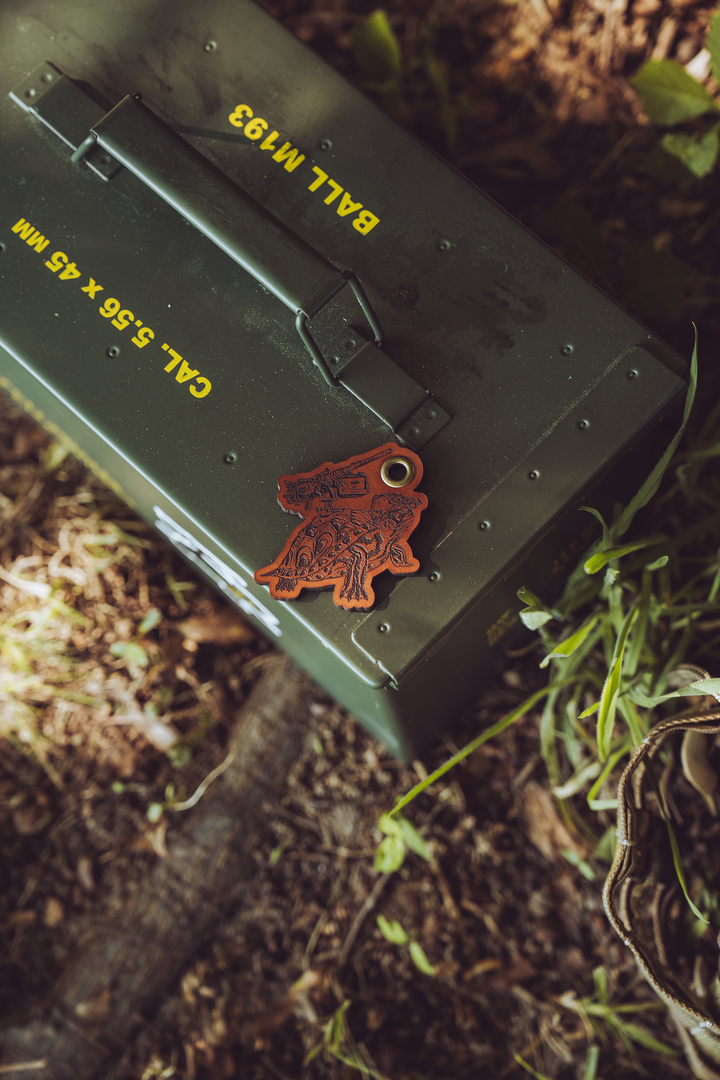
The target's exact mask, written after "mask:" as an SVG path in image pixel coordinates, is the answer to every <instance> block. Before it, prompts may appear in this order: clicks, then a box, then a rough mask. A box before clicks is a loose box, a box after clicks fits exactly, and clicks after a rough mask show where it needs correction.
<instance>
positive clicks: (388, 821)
mask: <svg viewBox="0 0 720 1080" xmlns="http://www.w3.org/2000/svg"><path fill="white" fill-rule="evenodd" d="M377 827H378V829H379V830H380V832H381V833H385V835H386V836H402V828H401V827H400V822H399V821H396V820H395V818H392V817H390V815H389V814H381V815H380V817H379V818H378V823H377Z"/></svg>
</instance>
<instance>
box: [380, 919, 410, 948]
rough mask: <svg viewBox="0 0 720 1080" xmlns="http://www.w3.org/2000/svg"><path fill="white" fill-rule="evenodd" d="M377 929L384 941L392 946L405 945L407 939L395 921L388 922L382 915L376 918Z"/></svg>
mask: <svg viewBox="0 0 720 1080" xmlns="http://www.w3.org/2000/svg"><path fill="white" fill-rule="evenodd" d="M377 924H378V929H379V930H380V933H381V934H382V936H383V937H384V938H385V939H386V941H389V942H391V944H393V945H407V943H408V941H409V938H408V936H407V934H406V933H405V931H404V930H403V928H402V926H401V925H400V923H399V922H398V921H397V919H393V921H392V922H388V920H387V919H386V918H385V916H384V915H378V917H377Z"/></svg>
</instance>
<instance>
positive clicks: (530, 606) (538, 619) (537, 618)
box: [517, 585, 553, 630]
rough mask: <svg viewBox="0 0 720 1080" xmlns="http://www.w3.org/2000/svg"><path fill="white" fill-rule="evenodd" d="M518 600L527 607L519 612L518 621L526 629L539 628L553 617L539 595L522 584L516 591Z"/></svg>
mask: <svg viewBox="0 0 720 1080" xmlns="http://www.w3.org/2000/svg"><path fill="white" fill-rule="evenodd" d="M517 595H518V600H522V602H523V603H524V604H527V607H524V608H523V609H522V611H521V612H520V622H521V623H522V624H523V626H526V627H527V628H528V630H539V629H540V627H541V626H544V625H545V623H546V622H550V620H551V619H552V618H553V614H552V612H551V611H548V609H547V608H546V607H545V605H544V604H543V602H542V600H541V599H540V597H539V596H536V595H535V593H534V592H531V591H530V589H526V588H525V586H524V585H523V586H522V588H520V589H518V592H517Z"/></svg>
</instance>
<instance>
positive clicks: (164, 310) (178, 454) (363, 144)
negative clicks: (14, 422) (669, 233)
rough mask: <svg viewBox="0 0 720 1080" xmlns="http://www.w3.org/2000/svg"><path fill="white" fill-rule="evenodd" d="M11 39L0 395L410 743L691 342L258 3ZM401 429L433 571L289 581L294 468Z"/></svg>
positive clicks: (570, 530)
mask: <svg viewBox="0 0 720 1080" xmlns="http://www.w3.org/2000/svg"><path fill="white" fill-rule="evenodd" d="M0 59H1V63H0V79H1V80H2V95H1V98H2V104H1V105H0V108H1V109H2V121H1V130H0V140H1V150H0V211H1V218H0V251H1V254H0V281H1V283H2V301H1V307H0V345H1V346H2V348H0V383H2V385H3V386H4V387H5V388H6V389H7V390H8V391H9V392H10V393H11V394H13V396H14V397H15V399H16V400H18V401H20V402H21V403H22V404H23V405H24V407H25V408H26V409H27V410H28V411H29V412H30V413H31V414H32V415H34V416H36V417H37V418H38V419H40V420H41V421H42V422H43V423H44V424H45V425H46V427H48V428H49V430H51V431H53V432H55V433H56V434H61V437H62V438H64V439H65V441H66V442H67V443H68V445H70V447H71V448H72V449H73V450H74V452H75V453H77V454H78V456H79V457H80V458H81V459H82V460H83V461H85V462H86V463H87V464H89V465H90V466H91V467H92V468H93V469H94V470H95V471H96V472H97V473H98V474H99V475H100V476H101V477H102V478H103V479H104V480H105V481H106V482H107V483H108V484H109V485H110V486H111V487H112V488H113V489H114V490H115V491H116V492H117V493H118V494H119V495H121V496H122V497H123V498H125V499H126V500H127V501H128V502H129V503H130V504H131V505H132V506H134V507H135V508H136V509H137V511H138V512H139V513H140V514H141V515H143V516H144V517H145V518H146V519H147V520H148V521H150V522H152V523H154V525H155V527H156V528H157V529H158V530H159V531H160V532H161V533H162V534H163V535H164V536H165V537H166V538H167V539H168V540H169V541H170V542H171V543H172V544H173V545H174V547H175V548H176V549H177V550H178V551H179V552H180V553H182V554H183V555H184V556H185V557H186V558H187V559H188V560H190V561H191V562H192V563H193V564H194V565H195V566H196V567H197V568H198V569H199V570H200V571H201V572H202V573H203V574H204V575H206V577H208V578H209V579H210V580H211V581H213V582H214V583H215V585H216V586H217V587H218V588H219V589H220V590H222V592H223V593H224V595H225V596H226V597H227V598H228V600H229V601H231V602H233V603H235V604H237V605H238V606H239V607H240V608H241V609H242V610H243V611H244V612H245V613H246V614H247V615H248V616H249V617H250V619H252V620H254V622H255V623H256V624H257V625H258V626H259V627H260V629H262V630H263V632H264V633H266V634H267V635H269V637H270V638H271V640H273V641H274V642H276V643H277V645H278V646H279V647H280V648H282V649H285V650H287V652H288V653H290V654H291V655H292V656H293V657H294V658H295V659H296V660H297V662H298V663H299V664H300V665H301V666H302V667H303V668H305V669H306V670H307V671H308V672H309V673H310V674H311V675H313V676H314V677H315V678H316V679H317V680H318V681H319V682H320V683H322V684H323V685H324V686H325V687H327V689H328V690H329V691H330V692H331V693H332V694H333V695H334V696H335V697H337V698H338V699H339V700H340V701H341V702H342V703H343V704H344V705H346V706H347V707H348V708H349V709H350V710H351V711H352V712H353V713H354V714H355V715H356V716H357V717H358V719H359V720H360V721H361V722H362V723H363V724H364V725H365V726H366V727H367V728H369V729H370V730H371V731H372V732H373V733H374V734H376V735H378V736H379V737H380V738H381V739H383V740H384V741H385V742H386V744H387V745H388V746H389V747H390V748H391V749H392V750H393V751H394V752H395V753H396V754H398V755H400V756H403V757H410V756H412V755H414V754H415V753H416V752H417V750H418V749H419V748H420V747H421V746H422V745H423V744H426V743H427V742H428V740H429V739H430V738H432V737H433V736H437V735H438V734H440V733H442V732H443V730H447V728H448V726H449V724H450V722H451V720H452V718H453V716H454V715H456V714H457V713H458V712H459V711H460V710H461V709H462V707H463V706H464V705H465V704H466V703H467V702H468V701H470V700H471V699H472V697H473V695H474V694H476V692H477V690H478V688H479V686H480V685H481V683H482V681H483V679H484V678H486V677H487V675H488V674H489V673H490V672H491V671H493V670H495V669H496V668H497V666H498V661H499V660H502V657H503V652H504V650H506V649H508V648H512V647H513V644H515V643H516V642H517V640H518V636H517V635H518V633H519V632H520V631H521V630H522V628H521V627H520V625H519V623H518V618H517V611H518V609H519V607H520V606H521V605H520V603H519V601H518V600H517V598H516V592H517V589H518V587H519V586H520V585H527V586H528V587H529V588H531V589H534V590H535V591H537V592H538V593H540V594H541V595H543V596H551V595H557V593H558V591H559V589H560V587H561V586H562V581H563V573H564V571H566V570H567V568H568V567H569V566H570V565H571V564H572V563H573V562H574V560H575V559H576V557H577V556H578V554H579V553H580V552H581V551H582V550H583V548H584V547H585V546H587V544H588V543H589V541H590V540H591V539H592V537H593V533H592V527H593V522H592V520H591V519H590V518H589V517H588V515H587V514H585V513H580V512H578V509H577V508H578V507H579V506H580V504H581V503H582V502H583V501H585V500H586V499H592V500H596V501H597V500H599V501H600V502H602V499H603V484H604V485H605V489H606V491H607V492H612V493H615V492H616V491H618V490H619V489H621V488H622V486H623V482H624V481H628V483H630V482H631V480H632V477H633V474H635V479H636V480H637V481H639V480H642V478H643V477H642V474H641V465H640V464H638V463H639V462H640V461H641V459H642V453H641V451H642V447H643V446H644V445H646V444H647V441H648V437H649V435H650V433H651V431H652V430H653V429H654V428H655V426H656V424H657V422H658V421H659V420H660V419H661V418H662V417H663V416H664V415H665V414H666V413H667V412H668V410H669V409H670V408H671V406H672V404H673V403H674V402H675V400H676V399H677V398H678V396H679V395H680V394H681V393H682V390H683V387H684V382H683V377H682V372H683V363H682V361H681V359H680V357H679V356H678V355H677V354H676V353H674V352H673V350H672V349H670V348H669V347H668V346H667V345H665V344H664V343H663V342H662V341H660V340H659V339H658V338H657V337H655V336H654V335H653V334H651V333H649V332H648V330H647V328H645V327H644V326H642V325H641V324H640V323H639V322H637V321H636V320H635V319H633V318H632V317H631V316H630V315H629V314H628V313H627V312H626V311H624V310H623V309H622V308H620V307H618V306H617V305H616V304H615V303H613V301H612V300H610V299H609V298H608V297H607V296H605V295H604V294H603V293H601V292H600V291H599V290H598V289H596V288H594V287H593V286H592V285H591V284H590V283H589V282H588V281H587V280H585V279H584V278H583V277H582V276H581V275H580V274H578V273H576V272H575V271H574V270H573V269H572V268H571V267H570V266H568V265H567V264H566V263H564V262H563V261H562V259H560V258H558V257H557V255H555V254H554V253H553V252H552V251H550V250H549V249H548V248H547V247H545V246H544V245H543V244H542V243H541V242H540V241H538V240H537V239H536V238H535V237H533V236H532V235H531V234H530V233H528V232H527V231H526V230H525V229H524V228H522V227H521V226H520V225H519V224H517V222H515V221H514V220H513V219H512V218H511V217H509V216H508V215H507V214H506V213H504V212H503V211H502V210H500V209H499V208H498V207H497V206H496V205H495V204H494V203H493V202H492V201H491V200H490V199H488V198H487V197H485V196H484V195H483V194H482V192H480V191H478V190H477V189H476V188H475V187H473V185H472V184H470V183H468V182H467V181H466V180H464V179H463V178H462V177H461V176H460V175H458V173H456V172H455V171H453V170H452V169H451V168H449V167H448V166H447V165H446V164H445V163H444V162H443V161H442V160H441V159H440V158H438V157H437V156H436V155H435V154H433V153H432V152H431V151H430V150H428V149H427V147H425V146H423V145H422V144H421V143H419V142H418V141H417V140H416V139H414V138H413V137H412V136H411V135H409V134H407V133H406V132H405V131H403V130H402V129H401V128H400V127H398V126H397V125H396V124H395V123H393V121H391V120H390V119H389V118H388V117H387V116H385V115H384V114H383V113H382V112H380V111H379V110H378V109H377V108H375V106H373V105H372V104H370V103H369V102H368V101H367V100H366V99H365V98H364V97H363V96H362V95H361V94H360V93H358V92H357V91H356V90H354V89H353V88H352V87H350V86H349V85H348V84H347V83H345V82H344V81H343V79H342V78H340V77H339V76H338V75H337V74H336V73H335V72H333V71H332V70H330V69H329V68H328V67H327V66H326V65H325V64H324V63H323V62H322V61H320V60H319V59H318V58H317V56H315V55H314V54H313V53H312V52H311V51H310V50H309V49H307V48H306V47H305V46H303V45H302V44H301V43H300V42H299V41H297V40H296V39H295V38H294V37H293V36H292V35H291V34H289V33H287V32H286V31H285V30H283V29H282V27H280V26H279V25H278V24H277V23H276V22H275V21H274V20H273V19H272V18H271V17H270V16H269V15H268V14H267V13H266V12H265V11H264V10H263V9H261V8H260V7H257V6H256V5H255V4H253V3H251V2H249V0H206V2H205V3H203V4H197V3H195V2H194V0H193V2H192V3H191V2H188V0H178V2H176V3H173V4H167V3H166V2H165V0H126V2H125V3H123V4H122V5H120V6H117V5H106V4H101V5H97V4H95V3H93V2H91V0H62V2H59V0H56V2H51V0H38V2H37V3H34V4H32V5H29V6H23V5H5V6H4V7H3V8H2V9H0ZM138 95H141V98H142V100H140V97H139V96H138ZM388 442H395V443H397V444H399V445H400V446H402V445H406V446H408V447H410V448H411V449H412V450H414V451H416V452H417V453H418V454H419V455H420V458H421V461H422V464H423V467H424V476H423V480H422V484H421V490H422V492H424V494H425V495H426V496H427V499H428V507H427V509H426V510H425V511H424V513H423V514H422V518H421V520H420V524H419V526H418V527H417V529H416V530H415V532H414V533H413V534H412V536H411V537H410V542H411V544H412V548H413V551H414V553H415V555H416V557H417V558H418V559H419V560H420V570H419V571H418V572H417V573H416V574H414V575H412V576H404V577H394V576H393V575H392V574H390V573H387V572H385V573H382V574H380V575H379V576H378V577H377V578H376V579H375V581H374V588H375V593H376V602H375V604H374V606H373V607H372V608H371V609H370V610H350V611H348V610H344V609H342V608H339V607H337V606H335V604H334V603H333V599H332V592H331V591H327V590H326V591H322V590H306V591H304V592H302V593H301V594H300V596H299V598H298V599H296V600H292V601H278V600H274V599H272V598H271V596H270V594H269V592H268V590H267V587H265V586H260V585H258V584H256V583H255V581H254V579H253V574H254V572H255V571H256V570H258V569H259V568H261V567H265V566H267V565H268V564H269V563H270V562H271V561H272V560H273V559H275V558H276V557H277V556H278V554H279V552H280V551H281V550H282V548H283V545H284V543H285V541H286V539H287V537H288V535H289V533H290V531H291V529H292V527H293V525H294V524H296V523H297V519H292V518H288V516H287V515H286V514H284V513H283V512H282V510H281V508H280V507H279V505H278V502H277V498H276V496H277V490H278V489H277V485H278V478H279V477H280V476H282V475H287V474H297V473H302V472H309V471H310V470H312V469H315V468H316V467H318V466H319V465H321V464H322V463H323V462H342V461H344V460H346V459H347V458H350V457H353V456H356V455H361V454H371V453H372V451H373V450H374V449H375V448H377V447H380V446H382V445H383V444H386V443H388ZM631 450H632V451H633V452H632V453H630V451H631ZM598 485H600V486H599V487H598ZM625 486H626V488H627V484H626V485H625ZM588 526H589V528H588Z"/></svg>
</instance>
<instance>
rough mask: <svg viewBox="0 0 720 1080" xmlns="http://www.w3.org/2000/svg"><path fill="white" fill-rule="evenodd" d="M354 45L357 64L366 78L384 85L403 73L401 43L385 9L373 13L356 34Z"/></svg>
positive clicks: (355, 31) (352, 36)
mask: <svg viewBox="0 0 720 1080" xmlns="http://www.w3.org/2000/svg"><path fill="white" fill-rule="evenodd" d="M351 44H352V51H353V56H354V57H355V63H356V64H357V66H358V67H359V68H360V71H361V72H362V73H363V75H364V76H365V78H366V79H371V80H372V81H373V82H376V83H383V82H386V81H387V80H388V79H392V78H393V77H396V76H397V75H399V74H400V69H401V66H402V56H401V52H400V42H399V41H398V39H397V37H396V36H395V34H394V32H393V29H392V27H391V26H390V23H389V21H388V17H387V15H386V14H385V12H384V11H383V10H382V9H379V10H378V11H373V13H372V15H368V17H367V19H366V20H365V22H364V24H363V25H362V26H360V27H358V28H357V29H355V30H354V31H353V33H352V35H351Z"/></svg>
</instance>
